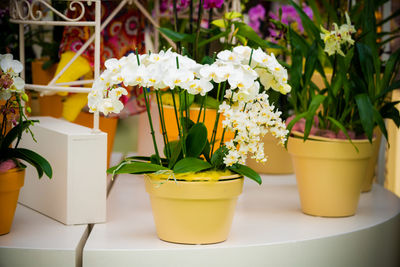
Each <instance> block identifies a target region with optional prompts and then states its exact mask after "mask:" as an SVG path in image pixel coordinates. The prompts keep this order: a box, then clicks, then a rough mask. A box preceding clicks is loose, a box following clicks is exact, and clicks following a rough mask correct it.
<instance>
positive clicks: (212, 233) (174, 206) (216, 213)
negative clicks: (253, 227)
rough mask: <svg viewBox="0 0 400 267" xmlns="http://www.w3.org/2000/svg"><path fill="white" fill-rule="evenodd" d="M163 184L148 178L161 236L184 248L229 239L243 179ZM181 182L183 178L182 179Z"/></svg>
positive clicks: (147, 183) (147, 187)
mask: <svg viewBox="0 0 400 267" xmlns="http://www.w3.org/2000/svg"><path fill="white" fill-rule="evenodd" d="M197 178H199V179H195V180H192V181H185V180H177V181H174V180H173V179H172V180H160V179H159V178H158V177H157V175H154V174H148V175H145V184H146V191H147V192H148V193H149V195H150V201H151V206H152V210H153V216H154V222H155V225H156V229H157V235H158V237H159V238H160V239H161V240H164V241H168V242H173V243H182V244H212V243H218V242H222V241H225V240H226V239H227V237H228V234H229V231H230V228H231V224H232V220H233V214H234V210H235V206H236V201H237V198H238V196H239V195H240V193H241V192H242V188H243V177H239V176H238V175H234V178H230V179H225V180H219V181H210V180H208V179H207V178H205V179H201V177H197ZM178 179H179V178H178Z"/></svg>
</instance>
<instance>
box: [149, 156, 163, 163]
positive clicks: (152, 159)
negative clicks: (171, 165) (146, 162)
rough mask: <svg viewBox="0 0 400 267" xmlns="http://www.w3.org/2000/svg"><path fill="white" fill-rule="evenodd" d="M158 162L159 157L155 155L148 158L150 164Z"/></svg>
mask: <svg viewBox="0 0 400 267" xmlns="http://www.w3.org/2000/svg"><path fill="white" fill-rule="evenodd" d="M160 161H161V158H160V157H159V156H157V155H156V154H153V155H151V156H150V163H153V164H159V162H160Z"/></svg>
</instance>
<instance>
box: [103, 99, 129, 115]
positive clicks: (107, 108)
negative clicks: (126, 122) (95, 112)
mask: <svg viewBox="0 0 400 267" xmlns="http://www.w3.org/2000/svg"><path fill="white" fill-rule="evenodd" d="M123 108H124V104H122V102H121V101H119V100H117V99H112V98H105V99H102V101H101V102H100V103H99V105H98V109H99V111H100V112H103V113H104V115H106V116H107V115H108V113H120V112H121V110H122V109H123Z"/></svg>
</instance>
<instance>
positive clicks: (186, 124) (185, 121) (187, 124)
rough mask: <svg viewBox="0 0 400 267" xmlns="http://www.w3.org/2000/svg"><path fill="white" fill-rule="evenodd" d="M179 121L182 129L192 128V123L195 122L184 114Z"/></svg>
mask: <svg viewBox="0 0 400 267" xmlns="http://www.w3.org/2000/svg"><path fill="white" fill-rule="evenodd" d="M180 121H181V128H182V129H188V130H190V128H192V127H193V125H194V124H195V123H194V121H192V120H191V119H189V118H188V117H185V116H183V117H181V118H180Z"/></svg>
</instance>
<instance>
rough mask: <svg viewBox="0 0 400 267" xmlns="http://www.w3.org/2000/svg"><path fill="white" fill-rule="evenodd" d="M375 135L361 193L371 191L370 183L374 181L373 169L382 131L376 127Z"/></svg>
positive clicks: (374, 168)
mask: <svg viewBox="0 0 400 267" xmlns="http://www.w3.org/2000/svg"><path fill="white" fill-rule="evenodd" d="M374 133H375V136H376V140H375V142H374V143H373V148H372V150H373V152H372V156H371V158H370V160H369V163H368V168H367V175H366V177H365V179H364V182H363V185H362V190H361V192H362V193H366V192H369V191H371V189H372V184H373V182H374V179H375V177H376V175H375V173H376V172H375V170H376V164H377V163H378V157H379V146H380V144H381V140H382V132H381V131H380V130H379V129H378V128H377V129H376V130H375V131H374Z"/></svg>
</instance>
